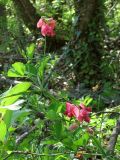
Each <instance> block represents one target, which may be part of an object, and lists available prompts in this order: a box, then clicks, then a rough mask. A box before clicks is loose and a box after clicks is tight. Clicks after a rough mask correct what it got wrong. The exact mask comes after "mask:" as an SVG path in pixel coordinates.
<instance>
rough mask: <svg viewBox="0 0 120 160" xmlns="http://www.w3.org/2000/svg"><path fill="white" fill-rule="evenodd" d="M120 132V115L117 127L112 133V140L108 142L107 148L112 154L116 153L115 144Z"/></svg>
mask: <svg viewBox="0 0 120 160" xmlns="http://www.w3.org/2000/svg"><path fill="white" fill-rule="evenodd" d="M119 134H120V116H119V119H118V120H117V124H116V127H115V128H114V130H113V132H112V135H111V137H110V141H109V143H108V148H107V149H108V151H109V152H110V153H111V154H112V153H114V149H115V145H116V143H117V138H118V135H119Z"/></svg>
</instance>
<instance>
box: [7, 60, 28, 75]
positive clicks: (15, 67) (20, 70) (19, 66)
mask: <svg viewBox="0 0 120 160" xmlns="http://www.w3.org/2000/svg"><path fill="white" fill-rule="evenodd" d="M25 71H26V66H25V64H23V63H22V62H16V63H14V64H12V68H10V69H9V70H8V76H9V77H24V74H25Z"/></svg>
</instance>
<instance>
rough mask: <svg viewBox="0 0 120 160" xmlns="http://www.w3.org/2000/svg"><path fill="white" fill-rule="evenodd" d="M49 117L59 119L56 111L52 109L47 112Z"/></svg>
mask: <svg viewBox="0 0 120 160" xmlns="http://www.w3.org/2000/svg"><path fill="white" fill-rule="evenodd" d="M47 118H49V119H50V120H57V119H58V115H57V113H56V112H55V111H53V110H50V111H48V112H47Z"/></svg>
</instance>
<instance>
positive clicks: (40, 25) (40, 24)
mask: <svg viewBox="0 0 120 160" xmlns="http://www.w3.org/2000/svg"><path fill="white" fill-rule="evenodd" d="M42 25H45V22H44V20H43V19H42V18H41V19H39V21H38V23H37V28H41V27H42Z"/></svg>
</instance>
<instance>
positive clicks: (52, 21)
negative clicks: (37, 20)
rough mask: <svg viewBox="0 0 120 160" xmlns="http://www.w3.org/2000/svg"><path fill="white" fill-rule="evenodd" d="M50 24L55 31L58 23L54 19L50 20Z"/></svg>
mask: <svg viewBox="0 0 120 160" xmlns="http://www.w3.org/2000/svg"><path fill="white" fill-rule="evenodd" d="M48 24H49V26H50V27H52V29H54V28H55V26H56V21H55V20H54V19H53V18H50V19H49V22H48Z"/></svg>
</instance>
